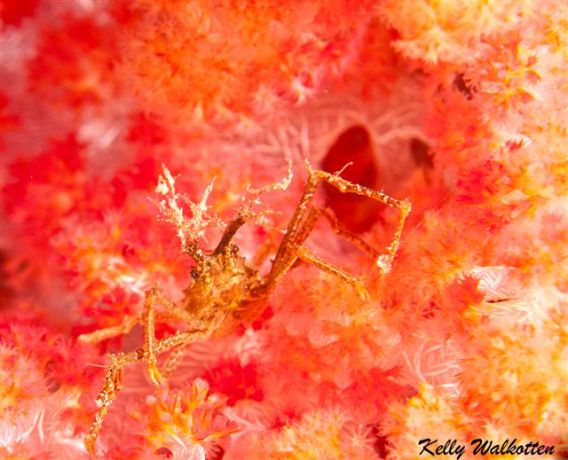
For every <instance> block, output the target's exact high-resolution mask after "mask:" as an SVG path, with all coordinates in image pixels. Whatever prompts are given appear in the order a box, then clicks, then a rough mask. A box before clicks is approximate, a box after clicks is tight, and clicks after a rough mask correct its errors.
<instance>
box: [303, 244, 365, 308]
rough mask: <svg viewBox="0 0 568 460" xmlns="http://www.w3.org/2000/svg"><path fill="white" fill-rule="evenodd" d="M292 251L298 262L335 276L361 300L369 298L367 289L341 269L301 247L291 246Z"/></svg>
mask: <svg viewBox="0 0 568 460" xmlns="http://www.w3.org/2000/svg"><path fill="white" fill-rule="evenodd" d="M292 251H293V252H294V254H295V255H296V256H297V257H298V258H299V259H300V260H303V261H304V262H307V263H310V264H312V265H315V266H316V267H317V268H319V269H320V270H322V271H324V272H326V273H329V274H330V275H333V276H337V277H338V278H340V279H342V280H343V281H345V282H347V283H349V284H350V285H351V286H353V288H355V290H356V291H357V293H358V294H359V296H360V297H361V298H362V299H363V300H367V299H368V298H369V294H368V293H367V289H366V288H365V286H364V285H363V283H362V282H361V281H360V280H358V279H357V278H356V277H354V276H353V275H351V274H349V273H347V272H345V271H343V270H342V269H341V268H338V267H336V266H334V265H332V264H330V263H329V262H326V261H325V260H323V259H320V258H319V257H317V256H315V255H313V254H312V253H311V252H310V251H309V250H308V249H306V248H304V247H302V246H292Z"/></svg>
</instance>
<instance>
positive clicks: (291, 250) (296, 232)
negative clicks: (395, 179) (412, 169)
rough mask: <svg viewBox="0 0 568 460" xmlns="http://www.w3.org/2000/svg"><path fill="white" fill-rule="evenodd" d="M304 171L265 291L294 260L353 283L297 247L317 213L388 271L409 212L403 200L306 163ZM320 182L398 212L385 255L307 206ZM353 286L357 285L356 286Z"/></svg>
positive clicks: (329, 215)
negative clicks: (298, 196)
mask: <svg viewBox="0 0 568 460" xmlns="http://www.w3.org/2000/svg"><path fill="white" fill-rule="evenodd" d="M307 168H308V173H309V177H308V181H307V183H306V187H305V189H304V193H303V195H302V197H301V199H300V202H299V203H298V206H297V207H296V210H295V212H294V215H293V216H292V219H291V220H290V223H289V224H288V229H287V231H286V235H284V238H283V240H282V243H281V244H280V247H279V249H278V252H277V254H276V257H275V259H274V262H273V265H272V270H271V272H270V275H269V280H268V282H267V289H270V288H271V287H273V286H274V285H275V284H276V283H277V282H278V280H280V278H282V276H284V274H285V273H286V272H287V271H288V270H289V269H290V268H291V267H292V265H293V264H294V261H295V260H296V259H297V258H302V259H304V260H305V261H308V262H311V263H314V264H315V265H317V266H318V267H319V268H320V269H322V270H324V271H327V272H328V273H332V274H336V275H337V276H339V277H341V278H343V279H345V280H346V281H349V282H350V283H351V284H355V283H354V281H357V280H356V279H355V278H354V277H352V276H351V275H347V277H349V278H350V279H347V277H346V276H344V274H345V272H343V271H342V270H340V269H338V268H336V267H333V266H332V265H330V264H328V263H327V262H325V261H323V260H321V259H318V258H315V257H314V256H311V255H309V254H308V253H307V252H306V249H304V248H301V244H302V243H303V242H304V240H305V239H306V238H307V236H308V235H309V233H310V232H311V231H312V229H313V227H314V225H315V223H316V221H317V218H318V217H319V215H321V214H323V215H324V216H325V217H326V218H327V219H328V220H329V222H330V223H331V225H332V227H333V228H334V231H335V232H336V233H338V234H339V235H341V236H342V237H344V238H345V239H347V240H348V241H350V242H351V243H353V244H354V245H355V246H357V247H359V248H360V249H361V250H363V251H364V252H366V253H368V254H370V255H371V256H372V257H373V258H374V259H375V260H376V263H377V265H378V267H379V268H380V269H381V270H382V271H388V270H389V268H390V264H391V263H392V260H393V258H394V256H395V254H396V251H397V250H398V246H399V244H400V238H401V234H402V230H403V228H404V223H405V221H406V218H407V216H408V214H409V213H410V210H411V205H410V202H409V201H407V200H403V201H400V200H396V199H394V198H391V197H390V196H388V195H386V194H384V193H382V192H377V191H376V190H372V189H369V188H367V187H363V186H361V185H358V184H352V183H351V182H349V181H348V180H346V179H343V178H342V177H339V176H338V175H335V174H330V173H328V172H325V171H316V170H313V169H312V168H311V167H310V166H309V164H307ZM322 182H327V183H328V184H330V185H331V186H333V187H335V188H337V189H338V190H339V191H340V192H343V193H353V194H355V195H361V196H365V197H367V198H369V199H372V200H375V201H379V202H381V203H384V204H386V205H387V206H391V207H395V208H398V209H400V211H401V217H400V220H399V223H398V225H397V228H396V230H395V233H394V237H393V241H392V242H391V244H390V245H389V246H388V247H387V251H386V254H381V253H380V252H379V251H377V250H376V249H374V248H372V247H371V246H369V245H368V244H367V243H365V242H364V241H363V240H361V239H360V238H359V237H357V236H355V235H353V234H351V233H349V232H348V231H346V230H345V229H343V228H342V227H341V225H340V224H339V222H338V221H337V219H335V216H333V215H332V214H331V213H330V212H329V211H327V210H320V209H318V208H316V207H315V206H310V203H311V201H312V200H313V198H314V195H315V193H316V191H317V188H318V186H319V185H320V184H321V183H322ZM345 275H346V274H345ZM357 283H358V281H357ZM355 285H356V286H358V285H359V284H355Z"/></svg>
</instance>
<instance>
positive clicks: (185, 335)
mask: <svg viewBox="0 0 568 460" xmlns="http://www.w3.org/2000/svg"><path fill="white" fill-rule="evenodd" d="M209 335H210V334H209V332H208V331H206V330H193V331H188V332H178V333H177V334H174V335H172V336H171V337H167V338H165V339H162V340H159V341H157V342H156V343H155V344H154V352H155V353H163V352H164V351H167V350H170V349H172V348H175V347H184V346H187V345H189V344H190V343H193V342H195V341H196V340H199V339H203V338H206V337H208V336H209ZM110 359H111V365H110V367H109V368H108V370H107V373H106V376H105V381H104V384H103V388H102V390H101V392H100V393H99V396H98V397H97V406H98V407H99V410H98V411H97V413H96V415H95V421H94V422H93V424H92V425H91V428H90V429H89V434H88V435H87V436H86V437H85V447H86V448H87V451H88V452H89V453H91V454H94V452H95V442H96V440H97V436H98V434H99V431H100V430H101V426H102V424H103V420H104V418H105V415H106V414H107V412H108V410H109V408H110V405H111V404H112V402H113V400H114V399H115V398H116V396H117V395H118V393H119V392H120V390H121V388H122V373H123V370H124V368H125V367H128V366H130V365H131V364H134V363H136V362H138V361H142V360H145V359H148V354H147V352H146V350H145V349H144V348H139V349H138V350H135V351H131V352H129V353H117V354H115V355H110Z"/></svg>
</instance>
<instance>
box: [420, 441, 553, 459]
mask: <svg viewBox="0 0 568 460" xmlns="http://www.w3.org/2000/svg"><path fill="white" fill-rule="evenodd" d="M418 446H419V449H420V454H419V455H421V456H422V455H423V456H426V457H436V456H439V455H455V456H456V458H457V460H459V459H460V458H461V457H462V455H463V454H465V452H466V450H467V449H468V446H467V444H460V443H458V441H457V440H456V439H447V440H445V441H439V440H438V439H431V438H424V439H421V440H420V441H418ZM469 448H470V449H471V453H472V454H473V455H480V456H481V455H535V456H544V455H554V446H546V445H543V444H539V442H538V441H528V442H525V443H520V442H519V441H518V440H517V439H513V440H512V441H509V440H508V439H506V440H505V441H504V442H502V443H499V442H495V441H490V440H488V439H481V438H478V439H474V440H473V441H471V442H470V443H469Z"/></svg>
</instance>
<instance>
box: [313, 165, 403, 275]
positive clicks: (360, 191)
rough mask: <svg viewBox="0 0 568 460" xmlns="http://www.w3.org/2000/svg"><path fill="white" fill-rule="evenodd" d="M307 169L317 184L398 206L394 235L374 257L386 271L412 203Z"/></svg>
mask: <svg viewBox="0 0 568 460" xmlns="http://www.w3.org/2000/svg"><path fill="white" fill-rule="evenodd" d="M307 167H308V171H309V173H310V179H311V181H312V182H314V183H316V184H319V183H321V182H322V181H323V182H327V183H328V184H329V185H331V186H332V187H335V188H336V189H337V190H339V191H340V192H342V193H353V194H355V195H360V196H365V197H367V198H369V199H371V200H375V201H379V202H381V203H384V204H385V205H387V206H390V207H393V208H398V209H399V210H400V220H399V222H398V225H397V227H396V229H395V232H394V237H393V240H392V242H391V244H389V246H388V247H387V250H386V254H379V255H378V257H376V264H377V266H378V267H379V269H381V270H382V271H388V270H389V269H390V265H391V263H392V261H393V259H394V256H395V255H396V252H397V250H398V246H399V245H400V238H401V235H402V230H403V228H404V223H405V222H406V218H407V217H408V214H409V213H410V210H411V209H412V205H411V204H410V201H408V200H402V201H401V200H397V199H395V198H392V197H390V196H388V195H387V194H385V193H382V192H377V191H376V190H372V189H370V188H367V187H363V186H362V185H359V184H353V183H351V182H349V181H348V180H346V179H343V178H342V177H339V176H337V175H335V174H330V173H328V172H326V171H315V170H313V169H311V167H310V166H309V165H307Z"/></svg>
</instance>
